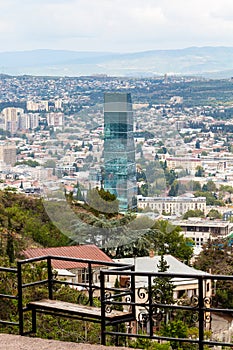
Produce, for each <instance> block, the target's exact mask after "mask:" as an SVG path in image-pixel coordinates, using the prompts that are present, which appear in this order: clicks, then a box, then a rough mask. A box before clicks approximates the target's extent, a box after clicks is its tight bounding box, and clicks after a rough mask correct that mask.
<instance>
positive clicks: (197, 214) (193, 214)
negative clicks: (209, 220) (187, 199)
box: [183, 209, 205, 220]
mask: <svg viewBox="0 0 233 350" xmlns="http://www.w3.org/2000/svg"><path fill="white" fill-rule="evenodd" d="M196 217H198V218H204V217H205V215H204V212H203V211H202V210H200V209H196V210H188V211H186V213H185V214H184V215H183V219H184V220H186V219H188V218H196Z"/></svg>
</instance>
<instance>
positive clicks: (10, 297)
mask: <svg viewBox="0 0 233 350" xmlns="http://www.w3.org/2000/svg"><path fill="white" fill-rule="evenodd" d="M2 274H5V275H4V277H3V276H2ZM10 275H13V278H14V277H15V281H14V282H13V284H16V288H15V289H16V291H17V290H18V288H17V286H18V281H17V276H18V270H17V269H16V268H10V267H0V276H1V281H2V283H4V286H5V285H6V280H7V276H8V279H9V277H10ZM9 289H10V288H9ZM0 300H1V301H2V300H3V301H4V300H5V301H6V300H18V291H17V293H16V295H15V294H5V293H1V294H0ZM0 324H2V325H8V326H17V327H19V321H17V322H15V321H14V322H13V321H10V320H7V319H1V320H0Z"/></svg>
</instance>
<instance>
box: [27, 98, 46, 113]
mask: <svg viewBox="0 0 233 350" xmlns="http://www.w3.org/2000/svg"><path fill="white" fill-rule="evenodd" d="M27 110H28V111H32V112H36V111H46V112H48V110H49V102H48V101H46V100H43V101H38V102H35V101H27Z"/></svg>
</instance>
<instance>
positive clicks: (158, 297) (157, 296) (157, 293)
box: [151, 289, 164, 303]
mask: <svg viewBox="0 0 233 350" xmlns="http://www.w3.org/2000/svg"><path fill="white" fill-rule="evenodd" d="M163 296H164V293H163V291H162V290H161V289H154V290H153V291H152V292H151V299H152V301H153V303H162V300H163Z"/></svg>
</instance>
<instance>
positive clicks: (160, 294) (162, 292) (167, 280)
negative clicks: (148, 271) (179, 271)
mask: <svg viewBox="0 0 233 350" xmlns="http://www.w3.org/2000/svg"><path fill="white" fill-rule="evenodd" d="M157 267H158V272H167V270H168V269H169V265H168V263H167V261H166V260H165V259H164V254H162V255H161V257H160V261H159V263H158V265H157ZM171 280H172V279H171V277H169V276H166V277H165V276H163V277H155V278H154V280H153V286H152V291H153V294H154V295H155V298H157V299H158V300H155V302H158V303H161V304H174V298H173V292H174V288H175V287H174V285H173V283H172V281H171Z"/></svg>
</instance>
